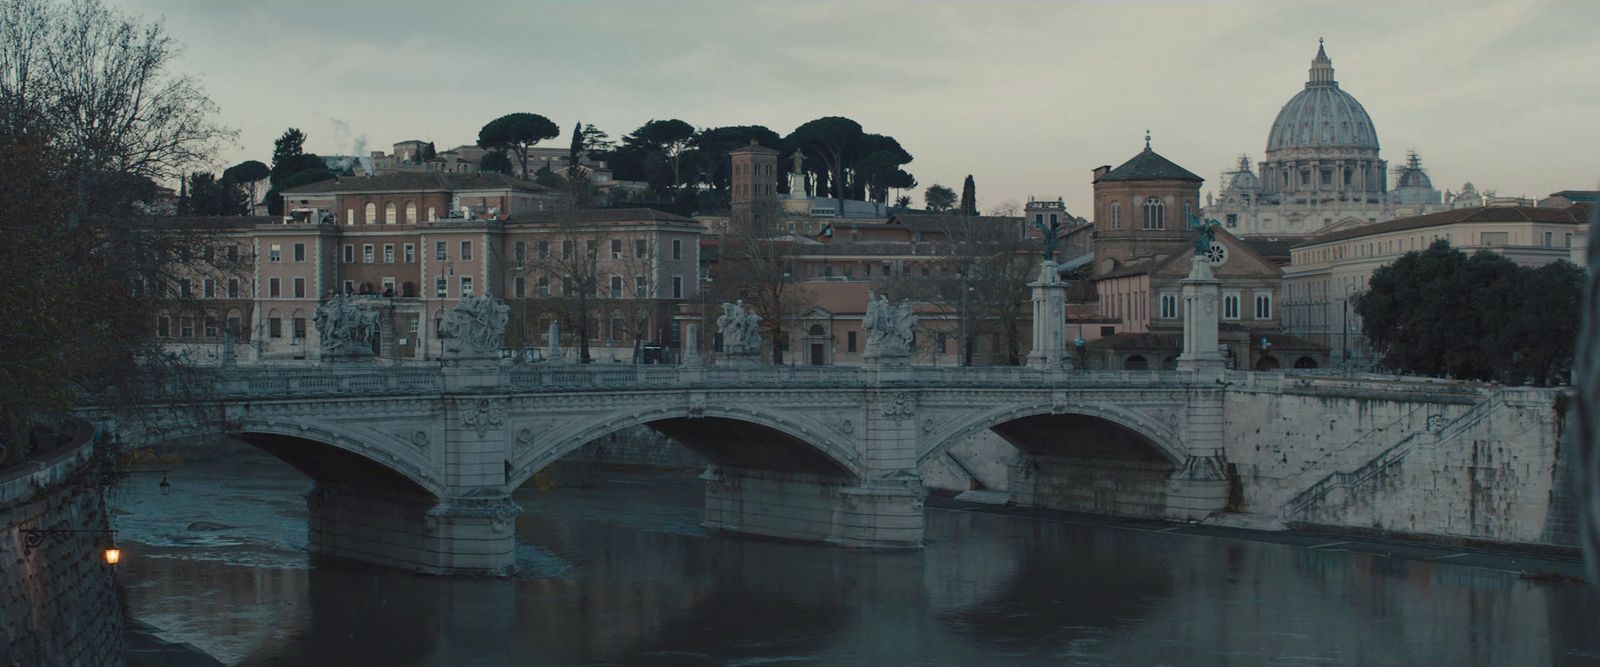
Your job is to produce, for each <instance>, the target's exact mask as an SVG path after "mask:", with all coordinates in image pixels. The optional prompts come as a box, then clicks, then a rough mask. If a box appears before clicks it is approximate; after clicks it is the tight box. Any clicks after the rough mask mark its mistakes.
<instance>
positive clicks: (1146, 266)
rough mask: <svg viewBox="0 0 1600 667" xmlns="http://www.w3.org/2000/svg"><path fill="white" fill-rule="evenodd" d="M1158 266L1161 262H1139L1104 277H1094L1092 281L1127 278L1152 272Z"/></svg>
mask: <svg viewBox="0 0 1600 667" xmlns="http://www.w3.org/2000/svg"><path fill="white" fill-rule="evenodd" d="M1159 264H1161V262H1156V261H1145V262H1139V263H1138V264H1129V265H1128V266H1124V267H1122V268H1120V269H1117V270H1115V271H1112V272H1110V273H1107V274H1105V275H1100V276H1095V277H1094V279H1095V280H1108V279H1111V278H1125V277H1128V276H1137V275H1142V274H1146V273H1150V272H1151V271H1154V270H1155V268H1156V266H1157V265H1159Z"/></svg>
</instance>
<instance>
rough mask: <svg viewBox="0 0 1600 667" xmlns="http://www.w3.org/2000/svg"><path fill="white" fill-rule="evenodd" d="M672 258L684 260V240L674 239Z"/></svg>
mask: <svg viewBox="0 0 1600 667" xmlns="http://www.w3.org/2000/svg"><path fill="white" fill-rule="evenodd" d="M672 258H673V259H683V239H672Z"/></svg>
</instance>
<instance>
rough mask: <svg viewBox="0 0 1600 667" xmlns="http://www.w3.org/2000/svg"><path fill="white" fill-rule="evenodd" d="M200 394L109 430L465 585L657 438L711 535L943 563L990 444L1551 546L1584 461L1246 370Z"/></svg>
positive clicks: (505, 381) (1483, 408) (503, 373)
mask: <svg viewBox="0 0 1600 667" xmlns="http://www.w3.org/2000/svg"><path fill="white" fill-rule="evenodd" d="M184 389H186V390H188V391H189V392H190V393H191V394H192V395H193V396H195V397H196V398H195V399H194V400H191V401H184V402H179V403H170V404H165V405H160V406H152V407H151V409H150V410H149V411H147V413H146V414H144V415H143V416H142V417H141V419H140V420H139V421H131V420H129V419H128V418H127V417H126V416H122V415H119V414H117V413H115V412H112V411H110V410H108V409H95V408H89V409H86V410H85V412H86V415H87V416H88V417H90V418H91V419H92V420H95V421H97V422H98V423H99V425H100V427H101V428H102V429H105V430H106V431H110V432H116V433H118V434H119V436H120V437H121V438H122V439H123V440H125V441H126V442H128V443H129V444H131V445H133V446H145V445H151V444H155V443H159V442H163V441H168V440H174V439H180V438H188V437H194V436H200V435H207V434H218V433H222V434H227V435H230V436H233V437H235V438H238V439H241V440H244V441H246V442H249V443H251V444H253V445H255V446H257V447H260V448H261V449H264V450H266V451H267V452H269V453H271V454H273V455H275V456H277V457H279V458H281V459H283V460H284V461H286V462H288V463H290V464H292V465H294V466H295V467H297V468H299V469H300V470H301V471H303V472H304V473H305V474H306V475H308V476H309V477H310V478H311V479H312V480H313V481H314V486H313V490H312V491H311V493H310V494H309V495H308V505H309V510H310V514H309V516H310V521H309V531H310V539H309V544H310V546H311V549H312V550H313V552H314V553H317V554H321V555H327V556H334V557H340V558H347V559H356V560H361V561H367V562H372V563H379V564H384V565H390V566H395V567H400V568H404V569H409V570H414V571H419V572H427V573H441V574H491V575H499V574H506V573H508V572H510V571H511V570H512V569H513V568H514V549H515V530H514V519H515V517H516V516H517V515H518V514H519V513H520V512H521V508H520V507H518V506H517V504H516V503H515V502H514V501H513V500H512V497H511V494H512V493H513V492H514V491H515V490H516V489H517V488H518V487H519V486H520V485H522V484H523V483H525V482H527V481H528V480H529V479H531V478H532V477H533V476H534V474H535V473H537V472H538V471H539V470H541V469H543V468H544V467H546V466H548V465H550V464H551V463H553V462H554V461H556V460H558V459H560V458H561V457H562V456H564V455H565V454H567V453H569V452H571V451H573V450H575V449H577V448H579V447H582V446H583V445H585V444H587V443H589V442H592V441H594V440H595V439H597V438H601V437H603V436H605V435H607V434H610V433H613V432H616V431H619V430H621V429H625V428H629V427H635V426H640V425H643V426H646V427H649V428H651V429H655V430H657V431H659V432H661V433H663V434H665V435H667V436H669V437H670V438H672V439H673V440H674V441H676V442H678V443H680V444H682V445H684V446H686V447H689V448H691V449H693V450H695V451H696V452H698V453H700V454H701V455H703V456H704V457H705V458H706V459H707V460H708V461H710V462H711V464H712V465H711V466H709V467H708V469H707V470H706V472H705V473H704V475H703V476H702V477H703V479H704V480H705V481H706V485H705V488H706V490H705V518H704V524H705V525H706V526H707V527H709V528H712V529H716V530H723V531H729V532H737V533H748V534H754V535H762V536H768V537H777V538H787V539H795V540H807V541H816V542H825V543H831V544H837V545H844V546H862V547H914V546H916V545H918V544H920V543H921V540H922V537H923V499H924V497H925V489H924V486H923V471H924V470H925V469H926V468H927V466H928V464H929V463H930V462H931V461H933V460H934V459H936V458H938V457H940V456H942V455H943V453H944V452H946V451H947V450H948V449H949V448H950V447H951V446H952V445H954V444H956V443H960V442H964V441H967V440H968V439H970V438H973V437H974V436H977V435H979V434H982V433H984V432H993V433H995V434H998V435H999V436H1000V437H1001V438H1003V439H1004V440H1005V441H1006V442H1008V443H1010V444H1011V445H1012V446H1013V447H1014V448H1015V450H1016V452H1015V454H1016V455H1015V458H1014V460H1013V461H1012V462H1011V463H1010V465H1009V468H1008V469H1009V478H1008V480H1007V485H1008V486H1009V490H1010V492H1011V494H1012V497H1013V498H1014V499H1015V500H1016V501H1017V502H1018V503H1020V504H1025V505H1032V506H1039V507H1056V508H1063V509H1072V510H1082V511H1093V512H1101V513H1109V514H1118V515H1129V516H1141V517H1157V518H1167V519H1173V520H1203V519H1206V518H1208V517H1213V516H1217V515H1219V513H1234V514H1240V515H1244V516H1255V517H1264V518H1267V519H1270V520H1274V521H1301V522H1307V523H1320V524H1329V525H1344V524H1348V525H1358V526H1360V527H1363V528H1371V527H1374V526H1373V524H1374V521H1373V517H1374V516H1376V515H1377V514H1382V516H1381V517H1379V519H1378V521H1377V523H1378V525H1377V527H1379V528H1386V529H1392V530H1397V531H1410V532H1424V533H1432V534H1442V535H1455V536H1464V537H1469V538H1477V539H1492V540H1506V541H1538V540H1540V539H1542V537H1541V535H1542V533H1541V532H1540V531H1541V530H1543V529H1544V527H1545V526H1547V525H1548V523H1549V522H1548V520H1547V519H1548V516H1547V515H1549V514H1550V509H1549V505H1550V500H1549V499H1550V497H1551V496H1552V493H1553V486H1552V485H1553V484H1555V482H1554V481H1553V480H1554V479H1555V478H1556V477H1557V476H1556V475H1554V474H1553V472H1552V471H1554V470H1555V467H1556V465H1557V463H1558V450H1559V447H1557V446H1556V442H1557V440H1558V439H1557V428H1556V424H1557V423H1558V421H1559V419H1558V417H1557V416H1556V412H1557V411H1556V409H1555V407H1554V406H1555V404H1556V400H1557V399H1556V394H1557V392H1555V391H1553V390H1531V389H1504V388H1496V387H1485V386H1478V385H1466V384H1460V383H1446V382H1437V381H1427V380H1419V379H1398V378H1378V377H1364V378H1342V377H1325V376H1316V375H1284V374H1275V373H1243V372H1232V371H1222V370H1191V371H1081V370H1064V369H1063V370H1054V369H1052V370H1040V369H1035V368H1018V367H988V368H932V367H919V366H910V365H886V366H878V367H864V368H844V367H784V366H770V365H759V364H756V365H743V366H726V367H723V366H701V365H685V366H617V367H604V366H575V365H565V364H529V365H507V364H504V363H500V362H496V361H491V360H460V361H446V362H444V363H442V364H441V365H438V366H380V365H376V364H374V363H372V362H370V361H368V362H364V363H363V362H348V363H325V364H320V365H304V366H292V367H271V366H254V367H225V368H219V369H212V370H207V371H203V372H202V373H201V374H200V375H199V377H198V379H197V380H195V381H194V382H193V383H192V384H190V385H189V386H186V387H185V388H184ZM1463 447H1470V448H1471V453H1470V459H1471V460H1470V465H1467V464H1468V461H1467V458H1468V457H1466V456H1464V455H1463V454H1462V448H1463ZM1485 465H1487V466H1490V469H1485V468H1484V466H1485ZM1452 466H1454V468H1452ZM1486 470H1487V473H1486ZM1488 473H1493V475H1489V474H1488ZM1541 480H1542V481H1541ZM1541 494H1542V495H1541ZM1489 505H1493V508H1492V511H1491V508H1489ZM1382 508H1394V509H1392V510H1389V509H1382ZM1223 515H1226V514H1223Z"/></svg>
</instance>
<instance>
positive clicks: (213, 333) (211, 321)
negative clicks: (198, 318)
mask: <svg viewBox="0 0 1600 667" xmlns="http://www.w3.org/2000/svg"><path fill="white" fill-rule="evenodd" d="M205 326H206V330H205V335H206V338H216V337H217V318H215V317H212V316H210V315H207V316H206V325H205Z"/></svg>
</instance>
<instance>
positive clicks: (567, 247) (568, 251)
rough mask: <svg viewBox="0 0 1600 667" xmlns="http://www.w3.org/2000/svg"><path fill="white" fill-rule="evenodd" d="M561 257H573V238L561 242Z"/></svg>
mask: <svg viewBox="0 0 1600 667" xmlns="http://www.w3.org/2000/svg"><path fill="white" fill-rule="evenodd" d="M561 259H572V241H571V240H563V241H562V242H561Z"/></svg>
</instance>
